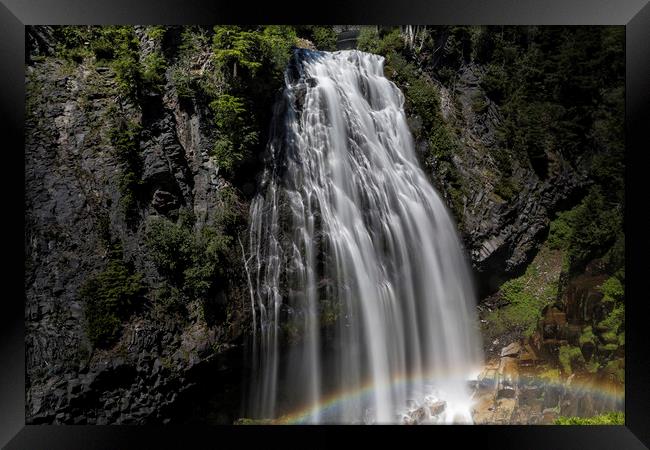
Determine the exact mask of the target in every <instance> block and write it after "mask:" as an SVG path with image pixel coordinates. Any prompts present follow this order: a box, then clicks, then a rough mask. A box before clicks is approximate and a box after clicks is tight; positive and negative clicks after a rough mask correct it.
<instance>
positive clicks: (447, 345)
mask: <svg viewBox="0 0 650 450" xmlns="http://www.w3.org/2000/svg"><path fill="white" fill-rule="evenodd" d="M383 64H384V59H383V58H382V57H380V56H377V55H372V54H367V53H363V52H359V51H356V50H351V51H339V52H334V53H328V52H316V51H309V50H304V49H297V50H295V52H294V55H293V58H292V61H291V62H290V63H289V66H288V68H287V70H286V73H285V84H286V87H285V89H284V93H283V97H282V100H281V101H279V102H278V103H277V104H276V106H275V111H274V119H273V124H272V130H271V138H270V140H269V144H268V147H267V154H266V161H265V170H264V173H263V175H262V179H261V185H260V191H259V193H258V194H257V196H256V197H255V198H254V200H253V202H252V204H251V209H250V214H251V226H250V235H249V245H250V248H249V252H250V258H249V260H248V265H247V269H248V270H249V284H250V290H251V302H252V305H251V306H252V308H253V318H254V319H253V320H254V323H253V330H254V336H253V341H254V344H253V352H252V353H253V365H254V377H253V380H252V382H251V392H250V395H249V400H250V405H249V407H250V410H249V411H248V413H249V415H251V416H254V417H257V418H276V419H277V418H281V417H283V416H285V417H294V418H297V419H296V421H297V422H303V423H399V422H402V420H403V418H404V417H406V415H407V414H408V412H409V411H411V412H412V411H414V408H417V407H420V408H421V406H422V405H428V404H432V402H438V403H440V402H445V403H444V405H445V408H444V412H442V413H440V414H438V415H437V416H436V415H434V414H433V412H431V413H429V412H430V410H432V409H433V408H428V409H426V411H427V415H428V417H429V419H431V420H432V421H433V422H437V423H451V422H470V421H471V414H470V406H471V399H470V392H469V388H468V379H469V377H470V373H471V372H472V371H473V370H475V369H477V368H478V367H479V365H480V363H481V354H480V350H479V347H480V346H479V345H478V335H477V329H476V325H475V316H474V306H475V298H474V293H473V288H472V280H471V276H470V273H469V269H468V266H467V263H466V261H465V259H464V254H463V252H462V249H461V247H460V241H459V239H458V237H457V232H456V229H455V225H454V223H453V221H452V219H451V218H450V215H449V213H448V211H447V210H446V208H445V205H444V203H443V202H442V201H441V198H440V196H439V195H438V194H437V192H436V191H435V190H434V188H433V187H432V186H431V184H430V183H429V182H428V181H427V178H426V176H425V174H424V172H423V171H422V170H421V169H420V167H419V165H418V162H417V159H416V155H415V151H414V144H413V138H412V136H411V134H410V131H409V129H408V126H407V122H406V117H405V114H404V109H403V104H404V97H403V95H402V93H401V92H400V90H399V89H398V88H397V87H396V86H395V84H393V83H392V82H391V81H389V80H388V79H386V78H385V77H384V75H383ZM427 402H428V403H427Z"/></svg>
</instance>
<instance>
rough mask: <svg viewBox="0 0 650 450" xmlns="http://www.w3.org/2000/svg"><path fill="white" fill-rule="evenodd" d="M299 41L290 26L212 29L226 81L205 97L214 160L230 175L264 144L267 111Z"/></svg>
mask: <svg viewBox="0 0 650 450" xmlns="http://www.w3.org/2000/svg"><path fill="white" fill-rule="evenodd" d="M296 38H297V35H296V31H295V30H294V29H293V28H292V27H288V26H264V27H242V26H216V27H214V35H213V37H212V54H213V61H214V63H215V66H216V69H217V71H218V72H220V75H221V79H222V80H223V83H222V86H221V88H220V89H219V90H215V91H208V92H206V94H207V95H208V97H209V98H210V99H211V101H210V103H209V105H210V109H211V110H212V113H213V115H214V120H215V125H216V129H217V134H218V137H217V140H216V142H215V146H214V151H213V156H214V157H215V158H216V160H217V162H218V164H219V167H220V168H221V169H223V171H224V174H225V175H226V176H229V177H231V178H232V177H233V176H234V174H235V172H236V171H237V169H240V168H241V166H242V164H245V163H247V162H249V161H251V156H252V155H253V154H254V150H257V149H258V148H259V146H260V143H261V142H265V139H263V138H262V137H263V136H265V135H266V133H267V127H268V121H269V120H270V113H269V111H270V110H271V105H272V103H273V102H274V100H275V93H276V90H279V88H280V87H281V86H282V82H283V73H284V69H285V67H286V65H287V62H288V61H289V57H290V53H291V52H290V50H291V47H292V46H293V45H294V44H295V43H296Z"/></svg>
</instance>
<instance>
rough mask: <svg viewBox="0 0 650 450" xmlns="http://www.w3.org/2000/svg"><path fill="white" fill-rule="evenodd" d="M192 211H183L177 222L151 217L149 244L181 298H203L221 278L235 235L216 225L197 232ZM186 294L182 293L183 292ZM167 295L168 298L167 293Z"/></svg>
mask: <svg viewBox="0 0 650 450" xmlns="http://www.w3.org/2000/svg"><path fill="white" fill-rule="evenodd" d="M193 222H194V219H193V217H192V215H191V212H190V211H188V210H182V211H181V212H180V213H179V218H178V220H177V222H176V223H174V222H172V221H170V220H168V219H165V218H162V217H152V218H150V220H149V222H148V224H147V229H146V234H145V243H146V245H147V248H148V250H149V255H150V257H151V260H152V261H153V263H154V265H155V266H156V268H157V269H158V271H159V272H160V274H161V275H163V276H164V277H165V278H166V279H167V280H169V282H170V283H171V284H172V286H174V287H175V288H176V289H178V291H177V292H175V293H173V292H172V293H173V294H174V298H177V299H200V298H204V297H206V296H207V295H208V293H209V292H210V291H211V290H212V289H213V288H214V287H215V283H217V282H218V281H219V277H220V275H221V273H220V272H219V271H220V268H221V267H222V266H224V265H225V264H226V260H227V252H228V250H229V247H230V244H231V240H232V238H231V237H230V236H228V235H225V234H223V233H222V232H221V231H220V230H219V229H217V228H216V227H212V226H204V227H202V228H201V229H200V230H198V231H195V230H194V227H193ZM179 293H182V296H181V295H179ZM163 297H165V296H164V295H163Z"/></svg>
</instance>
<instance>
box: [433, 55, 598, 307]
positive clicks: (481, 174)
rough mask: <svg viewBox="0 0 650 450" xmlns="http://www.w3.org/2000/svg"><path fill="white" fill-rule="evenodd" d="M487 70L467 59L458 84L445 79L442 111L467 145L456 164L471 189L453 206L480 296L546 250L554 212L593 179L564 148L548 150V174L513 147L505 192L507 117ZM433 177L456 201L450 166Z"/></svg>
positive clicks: (444, 191) (462, 142)
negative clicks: (493, 95)
mask: <svg viewBox="0 0 650 450" xmlns="http://www.w3.org/2000/svg"><path fill="white" fill-rule="evenodd" d="M485 72H486V69H485V67H484V66H482V65H480V64H475V63H468V64H466V65H463V66H462V67H461V68H460V70H459V77H458V80H457V81H456V82H455V83H453V85H450V86H446V85H445V84H442V83H440V84H439V90H440V93H441V102H440V105H441V113H442V117H443V118H444V120H445V122H446V123H447V124H448V125H449V126H450V127H453V128H454V129H455V130H457V133H458V140H459V144H460V145H459V147H458V149H459V151H458V152H456V153H455V154H454V156H453V164H454V166H455V168H456V170H457V171H458V173H459V174H460V178H461V179H462V180H463V183H464V193H465V194H464V195H463V198H462V202H460V207H459V208H456V209H455V210H454V211H453V212H454V214H455V215H456V218H457V220H458V222H459V230H460V232H461V234H462V237H463V240H464V242H465V245H466V248H467V250H468V252H469V254H470V256H471V263H472V266H473V268H474V270H475V273H476V275H477V282H478V289H479V294H480V296H481V297H485V296H486V295H489V294H491V293H493V292H494V291H495V290H496V289H497V288H498V287H499V286H500V285H501V284H502V283H503V282H504V281H506V280H508V279H510V278H512V277H514V276H516V275H519V274H521V273H522V272H523V270H524V269H525V267H526V265H527V264H528V263H529V262H530V261H531V260H532V258H533V256H534V255H535V253H536V252H537V251H538V250H539V248H540V246H541V243H542V242H543V240H544V238H545V235H546V233H547V232H548V227H549V224H550V221H551V219H552V217H553V215H554V214H555V212H556V211H559V210H562V209H565V208H567V207H568V206H570V205H572V204H573V203H574V202H575V199H576V197H577V195H578V194H581V193H582V192H583V191H584V188H585V187H586V186H587V185H588V183H589V180H588V178H587V173H586V168H585V166H584V164H583V165H582V166H581V164H580V162H579V161H567V160H566V159H565V157H563V156H562V154H561V153H560V152H559V151H554V150H552V149H550V150H549V151H548V154H547V155H546V157H547V158H548V161H549V163H548V167H547V169H546V170H545V173H544V174H539V173H537V172H536V171H535V170H534V168H533V167H532V166H531V165H530V164H525V163H522V162H521V161H518V160H517V159H516V158H515V157H514V155H513V154H514V151H513V152H512V153H511V154H506V155H505V156H504V157H505V158H506V159H508V161H509V163H510V164H512V168H511V169H510V171H511V177H510V179H511V181H510V182H511V183H512V184H514V185H515V186H516V187H515V188H514V189H513V190H512V192H507V193H506V194H507V195H508V197H507V198H504V195H506V194H504V193H502V192H500V189H499V188H500V187H501V186H499V185H500V183H502V181H501V180H502V179H503V178H504V175H505V174H504V173H503V169H502V168H500V167H499V163H498V161H497V160H496V158H495V155H497V154H498V153H499V151H501V152H503V150H502V149H500V148H499V143H498V142H497V138H496V135H497V133H498V130H499V126H500V125H501V122H502V120H503V119H502V114H501V111H500V108H499V107H498V105H496V104H495V103H494V102H493V101H492V100H490V98H489V97H488V96H487V94H486V92H485V90H484V88H482V87H481V80H482V78H483V77H484V75H485ZM477 104H478V106H477ZM434 167H435V164H434ZM432 180H433V182H434V184H436V186H437V187H438V188H439V189H440V190H441V191H442V192H443V194H444V195H445V196H446V197H447V199H448V201H449V204H452V203H451V198H450V194H449V192H450V191H451V190H452V189H453V187H452V186H451V183H452V181H451V180H449V179H448V178H445V177H444V172H443V176H442V177H440V174H439V173H438V172H434V173H433V174H432ZM500 194H501V195H500Z"/></svg>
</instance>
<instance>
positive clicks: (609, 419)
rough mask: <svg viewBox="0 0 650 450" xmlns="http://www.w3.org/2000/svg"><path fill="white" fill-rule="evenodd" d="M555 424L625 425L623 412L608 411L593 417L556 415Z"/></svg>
mask: <svg viewBox="0 0 650 450" xmlns="http://www.w3.org/2000/svg"><path fill="white" fill-rule="evenodd" d="M554 423H555V425H625V413H623V412H619V411H617V412H609V413H605V414H600V415H598V416H594V417H558V418H557V419H555V422H554Z"/></svg>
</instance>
